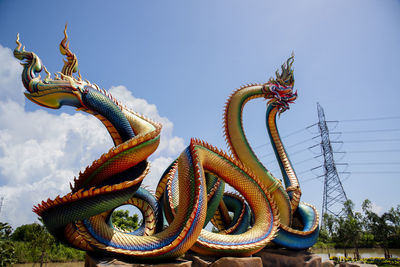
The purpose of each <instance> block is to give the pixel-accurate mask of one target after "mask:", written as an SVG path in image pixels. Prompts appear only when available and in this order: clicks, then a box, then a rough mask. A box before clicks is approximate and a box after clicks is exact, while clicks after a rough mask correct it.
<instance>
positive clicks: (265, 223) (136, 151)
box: [14, 31, 319, 260]
mask: <svg viewBox="0 0 400 267" xmlns="http://www.w3.org/2000/svg"><path fill="white" fill-rule="evenodd" d="M64 34H65V38H64V40H63V41H62V42H61V44H60V50H61V52H62V54H64V55H66V57H67V61H65V64H64V67H63V69H62V72H61V73H60V75H61V77H58V76H56V77H55V78H54V79H51V78H50V75H49V73H47V70H46V69H45V68H44V67H43V66H42V64H41V62H40V59H39V58H38V57H37V56H36V55H35V54H34V53H32V52H27V51H25V50H24V49H21V44H20V43H19V41H18V39H17V44H18V47H17V48H16V49H15V50H14V55H15V57H16V58H18V59H20V60H25V63H24V64H23V65H24V70H23V73H22V81H23V84H24V86H25V88H26V89H27V90H28V92H27V93H25V95H26V96H27V98H28V99H30V100H31V101H33V102H34V103H37V104H39V105H41V106H44V107H47V108H60V107H61V106H62V105H71V106H74V107H76V108H77V109H78V110H81V111H84V112H87V113H89V114H92V115H94V116H95V117H97V118H98V119H99V120H100V121H101V122H102V123H103V124H104V125H105V127H106V128H107V130H108V132H109V134H110V136H111V138H112V139H113V142H114V144H115V147H113V148H111V149H110V150H109V151H108V152H107V153H105V154H103V155H102V156H101V157H100V158H99V159H97V160H95V161H94V162H93V163H92V164H91V165H90V166H88V167H87V168H86V169H85V171H84V172H83V173H80V174H79V176H78V178H77V179H75V180H74V185H71V192H70V193H68V194H67V195H65V196H63V197H60V196H58V197H57V198H56V199H54V200H51V199H49V200H47V201H43V202H42V203H41V204H39V205H38V206H36V207H35V208H34V211H35V212H36V213H37V214H38V215H40V216H41V217H42V218H43V221H44V224H45V225H46V227H47V228H48V229H49V231H50V232H51V233H52V234H53V235H55V236H56V237H57V238H58V239H60V240H62V241H64V242H66V243H69V244H70V245H71V246H74V247H76V248H79V249H83V250H87V251H102V252H104V253H110V254H120V255H126V256H131V257H134V258H136V259H142V260H159V259H165V258H175V257H179V256H181V255H182V254H184V253H185V252H186V251H187V250H189V249H191V250H193V251H196V252H198V253H201V254H206V255H231V256H247V255H252V254H254V253H255V252H257V251H259V250H261V249H262V248H264V247H265V246H266V245H267V244H268V243H270V242H271V241H273V242H275V243H276V244H278V245H280V246H284V247H287V248H294V249H305V248H308V247H310V246H312V245H313V244H314V243H315V241H316V238H317V236H318V219H319V218H318V213H317V211H316V209H315V208H314V207H312V206H311V205H308V204H303V203H300V196H301V191H300V187H299V184H298V181H297V177H296V175H295V172H294V169H293V167H292V165H291V164H290V161H289V158H288V156H287V154H286V151H285V149H284V147H283V144H282V142H281V140H280V138H279V133H278V130H277V127H276V121H275V120H276V115H277V114H279V113H281V112H282V111H284V110H286V109H287V108H288V103H290V102H291V101H294V99H295V98H296V96H297V95H296V94H294V93H293V91H292V86H293V83H294V80H293V79H292V70H291V69H290V67H291V64H292V62H290V60H291V59H292V58H291V59H289V60H288V62H287V65H285V67H282V74H280V75H279V76H278V73H277V77H278V78H277V80H276V81H275V80H270V81H269V82H268V83H265V84H261V85H249V86H245V87H243V88H240V89H238V90H237V91H235V92H234V93H233V94H232V96H231V97H230V98H229V100H228V102H227V105H226V109H225V136H226V139H227V142H228V145H229V146H230V150H231V153H232V156H229V155H228V154H226V153H225V152H222V151H220V150H218V149H217V148H215V147H213V146H211V145H209V144H207V143H205V142H203V141H201V140H196V139H193V140H191V143H190V145H189V146H188V147H187V148H186V149H185V150H184V151H183V152H182V153H181V155H180V156H179V157H178V158H177V159H176V160H175V161H174V162H173V163H172V164H171V165H170V167H169V168H168V169H167V170H166V171H165V173H164V174H163V175H162V177H161V179H160V182H159V184H158V185H157V188H156V193H155V196H153V195H152V194H151V193H149V192H148V191H146V190H144V189H139V187H140V184H141V182H142V180H143V179H144V177H145V176H146V174H147V173H148V171H149V164H148V163H147V158H148V157H149V156H150V155H151V154H152V153H153V152H154V151H155V150H156V149H157V146H158V144H159V142H160V132H161V125H159V124H158V123H155V122H153V121H152V120H150V119H148V118H145V117H144V116H142V115H140V114H137V113H136V112H134V111H132V110H130V109H128V108H126V107H125V106H123V105H121V104H119V102H118V101H116V100H115V99H113V97H112V96H111V95H109V94H108V93H107V92H106V91H104V90H102V89H100V88H99V87H98V86H97V85H95V84H91V83H89V82H88V81H83V80H82V79H81V77H80V75H79V77H78V78H75V77H73V73H74V72H76V71H77V66H78V63H77V58H76V56H75V55H74V54H73V53H72V52H71V51H70V50H69V47H68V43H67V35H66V31H64ZM43 68H44V70H45V71H46V73H47V77H46V78H45V79H44V80H41V79H40V76H39V77H36V74H37V73H39V72H40V71H41V70H42V69H43ZM260 97H262V98H267V99H270V101H269V103H268V109H267V126H268V132H269V135H270V138H271V141H272V143H273V147H274V150H275V152H276V155H277V159H278V161H279V164H280V166H281V170H282V174H283V177H284V181H285V187H284V186H283V185H282V184H281V183H280V181H279V180H278V179H276V178H275V177H274V176H273V175H272V174H271V173H270V172H269V171H268V170H267V169H266V168H265V167H264V166H263V165H262V164H261V163H260V161H259V160H258V159H257V157H256V155H255V154H254V152H253V151H252V149H251V147H250V145H249V143H248V142H247V140H246V137H245V134H244V131H243V126H242V110H243V106H244V105H245V103H247V102H248V101H250V100H252V99H255V98H260ZM225 183H227V184H229V185H230V186H232V187H233V188H234V189H235V190H237V192H238V194H224V188H225V187H224V184H225ZM121 205H135V206H137V207H138V208H139V209H140V210H141V212H142V213H143V221H144V222H143V224H142V226H141V228H140V229H139V230H138V231H135V232H131V233H129V232H128V233H127V232H124V231H121V230H119V229H118V228H116V227H114V226H113V224H112V221H111V219H110V218H111V213H112V212H113V210H114V209H115V208H116V207H118V206H121ZM229 212H232V214H233V217H230V216H229ZM164 216H165V218H166V219H167V221H168V222H164V221H163V217H164ZM294 218H295V219H296V220H300V221H301V224H302V227H301V228H299V229H294V228H292V221H293V220H294ZM208 222H212V223H213V224H214V225H215V227H216V228H217V229H219V230H220V233H213V232H209V231H207V230H205V229H203V228H204V227H205V225H206V224H207V223H208ZM164 224H167V226H166V227H164V229H163V225H164Z"/></svg>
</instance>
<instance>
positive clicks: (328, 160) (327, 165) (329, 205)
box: [317, 103, 347, 222]
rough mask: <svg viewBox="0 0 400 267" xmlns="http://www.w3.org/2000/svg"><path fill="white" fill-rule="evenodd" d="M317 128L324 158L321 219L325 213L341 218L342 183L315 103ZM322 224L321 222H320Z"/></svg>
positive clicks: (319, 110)
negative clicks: (317, 119) (317, 120)
mask: <svg viewBox="0 0 400 267" xmlns="http://www.w3.org/2000/svg"><path fill="white" fill-rule="evenodd" d="M317 107H318V118H319V122H318V128H319V132H320V135H321V150H322V155H323V156H324V177H325V178H324V196H323V203H322V218H323V217H324V215H325V213H327V214H331V215H334V216H341V213H342V208H343V204H344V202H346V201H347V196H346V193H345V192H344V189H343V185H342V182H341V181H340V178H339V175H338V172H337V169H336V164H335V160H334V158H333V153H334V152H333V150H332V145H331V141H330V139H329V129H328V126H327V124H326V120H325V114H324V109H323V108H322V107H321V106H320V104H319V103H317ZM322 222H323V220H322Z"/></svg>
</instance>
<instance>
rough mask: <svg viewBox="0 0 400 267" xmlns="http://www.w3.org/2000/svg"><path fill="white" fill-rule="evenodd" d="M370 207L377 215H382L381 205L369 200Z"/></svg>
mask: <svg viewBox="0 0 400 267" xmlns="http://www.w3.org/2000/svg"><path fill="white" fill-rule="evenodd" d="M371 209H372V211H373V212H375V213H376V214H378V215H382V214H383V207H381V206H379V205H378V204H376V203H375V202H371Z"/></svg>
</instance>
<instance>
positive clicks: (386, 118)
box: [340, 116, 400, 122]
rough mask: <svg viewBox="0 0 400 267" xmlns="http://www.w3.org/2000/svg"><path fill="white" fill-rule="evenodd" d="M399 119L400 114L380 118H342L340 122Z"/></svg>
mask: <svg viewBox="0 0 400 267" xmlns="http://www.w3.org/2000/svg"><path fill="white" fill-rule="evenodd" d="M398 119H400V116H392V117H379V118H363V119H347V120H340V122H354V121H380V120H398Z"/></svg>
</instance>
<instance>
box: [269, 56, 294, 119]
mask: <svg viewBox="0 0 400 267" xmlns="http://www.w3.org/2000/svg"><path fill="white" fill-rule="evenodd" d="M293 61H294V55H293V54H292V56H291V57H290V58H289V59H288V60H287V61H286V63H284V64H283V65H282V66H281V69H282V72H281V73H279V71H278V70H277V71H276V72H275V74H276V78H275V79H273V78H271V79H270V80H269V81H268V82H267V83H265V84H264V86H263V91H264V93H265V98H266V99H270V100H269V101H268V105H274V106H277V107H278V108H279V113H282V112H284V111H286V110H288V109H289V104H291V103H294V100H296V98H297V91H294V90H293V86H294V76H293V69H292V65H293Z"/></svg>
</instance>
